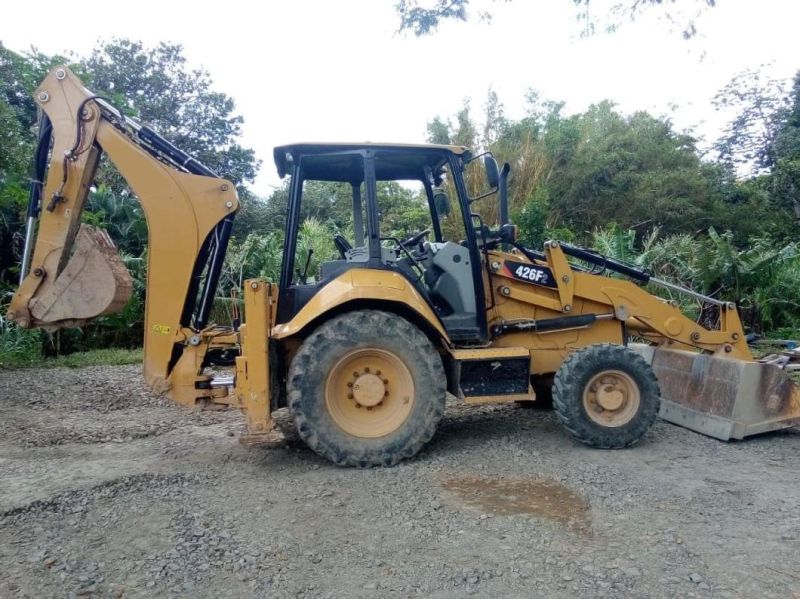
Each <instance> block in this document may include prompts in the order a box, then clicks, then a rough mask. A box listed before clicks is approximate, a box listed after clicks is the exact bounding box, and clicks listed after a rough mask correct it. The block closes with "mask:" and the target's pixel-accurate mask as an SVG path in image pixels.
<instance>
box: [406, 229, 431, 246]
mask: <svg viewBox="0 0 800 599" xmlns="http://www.w3.org/2000/svg"><path fill="white" fill-rule="evenodd" d="M430 232H431V230H430V229H425V230H424V231H420V232H419V233H415V234H414V235H412V236H411V237H409V238H408V239H405V240H403V241H401V242H400V246H401V247H403V248H407V247H411V246H415V245H417V244H418V243H419V242H420V241H422V240H423V239H425V238H426V237H427V236H428V235H429V234H430Z"/></svg>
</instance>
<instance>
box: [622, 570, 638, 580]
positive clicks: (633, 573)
mask: <svg viewBox="0 0 800 599" xmlns="http://www.w3.org/2000/svg"><path fill="white" fill-rule="evenodd" d="M622 573H623V574H624V575H625V576H627V577H629V578H639V577H640V576H641V575H642V572H641V571H640V570H639V568H623V569H622Z"/></svg>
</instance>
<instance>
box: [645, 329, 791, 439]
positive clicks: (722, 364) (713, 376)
mask: <svg viewBox="0 0 800 599" xmlns="http://www.w3.org/2000/svg"><path fill="white" fill-rule="evenodd" d="M631 348H632V349H635V350H637V351H638V352H639V353H640V354H641V355H642V356H643V357H644V358H645V359H647V360H648V362H650V363H651V365H652V367H653V371H654V372H655V375H656V377H657V378H658V382H659V384H660V386H661V412H660V414H659V415H660V416H661V418H663V419H664V420H666V421H667V422H671V423H673V424H678V425H680V426H684V427H686V428H688V429H691V430H693V431H697V432H698V433H702V434H704V435H708V436H709V437H715V438H717V439H721V440H723V441H728V440H729V439H743V438H744V437H748V436H750V435H756V434H758V433H765V432H767V431H774V430H779V429H783V428H789V427H793V426H799V425H800V388H798V387H797V386H796V385H795V384H794V383H793V382H792V381H791V380H790V379H789V377H788V375H787V373H786V372H785V371H784V370H782V369H781V368H780V367H778V366H776V365H774V364H764V363H761V362H755V361H753V362H750V361H745V360H739V359H735V358H724V357H717V356H714V355H710V354H701V353H697V352H692V351H684V350H679V349H666V348H656V347H652V346H646V345H639V344H631Z"/></svg>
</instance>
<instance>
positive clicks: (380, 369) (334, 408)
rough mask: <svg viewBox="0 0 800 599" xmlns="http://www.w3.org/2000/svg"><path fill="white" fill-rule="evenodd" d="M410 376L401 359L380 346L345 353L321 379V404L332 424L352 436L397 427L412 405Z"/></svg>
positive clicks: (386, 431)
mask: <svg viewBox="0 0 800 599" xmlns="http://www.w3.org/2000/svg"><path fill="white" fill-rule="evenodd" d="M414 401H415V397H414V379H413V378H412V376H411V371H410V370H409V369H408V367H407V366H406V365H405V363H404V362H403V361H402V360H401V359H400V358H399V357H398V356H397V355H395V354H393V353H391V352H388V351H386V350H383V349H377V348H365V349H356V350H353V351H350V352H348V353H347V354H345V356H344V357H343V358H341V359H340V360H339V361H338V362H337V363H336V364H335V365H334V367H333V368H332V369H331V371H330V373H329V374H328V379H327V381H326V382H325V407H326V408H327V409H328V413H329V414H330V415H331V418H333V421H334V422H335V423H336V425H337V426H338V427H339V428H341V429H342V430H343V431H344V432H346V433H347V434H349V435H353V436H355V437H363V438H375V437H383V436H386V435H389V434H391V433H393V432H395V431H396V430H398V429H399V428H400V427H401V426H402V425H403V423H404V422H405V421H406V419H407V418H408V415H409V414H410V413H411V410H412V408H413V407H414Z"/></svg>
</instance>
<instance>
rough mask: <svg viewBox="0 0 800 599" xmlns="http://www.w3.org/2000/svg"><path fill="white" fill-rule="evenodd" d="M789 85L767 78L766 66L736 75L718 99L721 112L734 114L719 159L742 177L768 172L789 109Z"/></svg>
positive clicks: (721, 142) (718, 144) (718, 146)
mask: <svg viewBox="0 0 800 599" xmlns="http://www.w3.org/2000/svg"><path fill="white" fill-rule="evenodd" d="M787 102H788V98H787V94H786V82H785V81H782V80H780V79H774V78H771V77H768V76H766V75H765V71H764V68H763V66H762V67H760V68H759V69H749V70H746V71H743V72H741V73H739V74H738V75H736V76H735V77H734V78H733V79H731V81H730V82H729V83H728V84H727V85H726V86H725V87H724V88H722V90H720V92H719V93H717V95H716V96H715V97H714V106H715V107H716V108H717V110H727V111H730V112H733V118H732V119H731V121H730V122H729V123H728V124H727V125H726V127H725V129H724V131H723V134H722V137H721V138H720V139H719V140H718V141H717V142H716V144H714V150H715V151H716V153H717V159H718V160H720V161H721V162H723V163H725V164H727V165H729V166H730V168H731V169H733V170H735V171H737V172H738V173H739V174H741V175H758V174H762V173H765V172H767V171H768V170H769V169H771V168H772V166H773V165H774V163H775V157H774V155H773V149H774V143H775V139H776V136H777V134H778V130H779V128H780V126H781V120H782V117H783V116H784V115H785V113H786V108H787Z"/></svg>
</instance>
